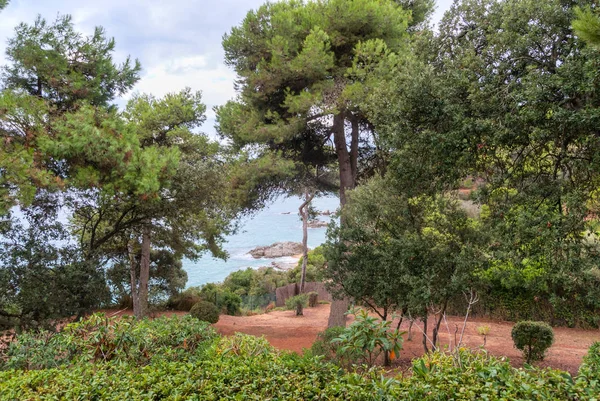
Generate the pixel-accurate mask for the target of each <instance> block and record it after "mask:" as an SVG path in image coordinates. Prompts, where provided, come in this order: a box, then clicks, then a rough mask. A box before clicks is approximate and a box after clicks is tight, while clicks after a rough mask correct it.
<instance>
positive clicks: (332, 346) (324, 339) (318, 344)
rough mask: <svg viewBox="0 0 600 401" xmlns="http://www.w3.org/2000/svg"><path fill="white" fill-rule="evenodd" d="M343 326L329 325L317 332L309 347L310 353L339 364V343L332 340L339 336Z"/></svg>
mask: <svg viewBox="0 0 600 401" xmlns="http://www.w3.org/2000/svg"><path fill="white" fill-rule="evenodd" d="M345 330H346V328H345V327H340V326H335V327H330V328H328V329H327V330H325V331H322V332H320V333H319V334H317V339H316V340H315V342H314V343H313V344H312V346H311V347H310V352H311V355H313V356H320V357H323V358H324V360H326V361H328V362H333V363H336V364H340V363H341V362H342V359H341V353H340V343H339V342H335V341H333V340H334V339H336V338H338V337H339V336H341V335H342V334H343V333H344V331H345Z"/></svg>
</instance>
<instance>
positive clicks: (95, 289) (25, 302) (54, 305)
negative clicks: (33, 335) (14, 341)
mask: <svg viewBox="0 0 600 401" xmlns="http://www.w3.org/2000/svg"><path fill="white" fill-rule="evenodd" d="M37 213H40V214H37ZM28 214H29V215H28V218H27V220H28V221H27V222H26V223H27V225H28V226H27V227H26V226H24V225H23V224H20V223H13V224H8V225H7V226H6V227H1V228H0V294H1V295H0V316H2V317H3V319H0V330H4V329H10V328H18V329H22V328H36V327H38V328H39V327H45V328H49V329H53V328H54V323H53V321H54V320H56V319H59V318H62V317H65V316H80V315H82V314H84V313H86V312H89V311H91V310H92V309H94V308H98V307H101V306H104V305H106V304H108V303H109V301H110V292H109V289H108V287H107V285H106V279H105V276H104V272H103V271H102V269H101V268H100V267H99V266H98V264H96V263H94V261H88V260H85V258H84V257H83V255H82V254H81V252H80V251H79V250H78V249H76V248H75V247H73V246H60V243H57V241H65V240H66V239H67V238H68V237H67V233H66V232H65V230H64V228H63V227H62V225H61V224H60V223H57V222H56V221H55V218H56V216H55V215H54V213H53V212H52V211H51V210H44V209H41V210H37V211H35V210H33V209H30V210H29V211H28ZM44 215H45V216H44ZM42 216H44V217H42Z"/></svg>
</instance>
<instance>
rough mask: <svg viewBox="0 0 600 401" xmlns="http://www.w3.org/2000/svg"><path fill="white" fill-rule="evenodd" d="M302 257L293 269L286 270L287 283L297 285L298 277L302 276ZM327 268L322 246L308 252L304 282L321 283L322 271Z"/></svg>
mask: <svg viewBox="0 0 600 401" xmlns="http://www.w3.org/2000/svg"><path fill="white" fill-rule="evenodd" d="M303 258H304V257H301V258H300V260H299V261H298V264H297V265H296V267H294V268H293V269H290V270H288V281H289V283H290V284H291V283H299V282H300V275H301V274H302V261H303ZM326 266H327V261H326V260H325V255H324V248H323V246H318V247H316V248H315V249H313V250H311V251H309V252H308V263H307V265H306V281H307V282H315V281H316V282H322V281H323V271H324V270H325V267H326Z"/></svg>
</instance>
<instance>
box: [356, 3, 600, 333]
mask: <svg viewBox="0 0 600 401" xmlns="http://www.w3.org/2000/svg"><path fill="white" fill-rule="evenodd" d="M591 3H592V2H589V1H575V2H568V3H565V2H563V1H558V0H557V1H554V0H552V1H546V2H543V4H540V3H539V2H535V1H530V0H527V1H513V0H505V1H492V0H465V1H462V2H456V3H455V4H454V5H453V6H452V8H451V9H450V11H449V12H447V13H446V15H445V17H444V19H443V20H442V22H441V23H440V26H439V34H437V35H434V34H432V33H427V34H424V35H420V37H419V38H417V40H415V42H414V46H413V52H414V56H415V57H410V58H405V59H402V60H400V61H399V62H393V63H387V64H385V65H387V66H388V67H389V68H382V67H378V68H377V69H375V72H376V74H375V75H376V76H377V75H379V76H381V77H385V79H381V78H376V79H372V80H371V81H370V82H369V88H370V90H369V93H367V94H366V95H365V96H363V97H362V98H361V102H362V103H361V104H362V108H363V109H364V110H365V112H366V114H367V115H368V117H369V119H370V120H371V121H372V122H373V124H374V126H375V129H376V130H377V131H378V133H379V137H380V139H381V143H382V144H383V145H384V146H387V147H390V148H392V149H394V152H393V155H391V156H390V163H389V168H388V170H389V171H390V172H392V173H393V175H394V177H395V179H396V180H397V182H398V185H400V186H402V187H404V188H405V190H406V191H412V193H413V194H414V195H415V196H418V195H419V194H436V193H447V192H448V191H452V190H455V189H457V188H458V182H459V181H460V180H462V179H464V177H466V176H472V177H478V178H479V179H480V181H481V182H483V183H484V184H483V186H481V187H480V188H478V190H477V191H476V192H475V193H474V194H473V196H475V197H476V200H477V201H478V202H479V203H481V204H483V205H484V207H483V213H482V217H483V222H484V223H485V225H486V226H487V228H486V232H488V233H490V234H492V235H493V236H494V238H495V240H494V241H492V244H493V246H492V247H491V248H490V255H489V256H490V257H491V258H492V259H496V261H495V262H494V263H493V264H491V265H489V269H486V271H485V272H483V273H482V277H484V278H485V280H489V281H488V284H487V286H486V287H485V292H486V293H487V294H488V296H489V300H490V301H493V300H494V299H497V295H498V293H495V292H494V290H493V288H496V289H502V290H503V291H504V293H505V294H510V295H507V297H508V298H509V299H514V294H521V295H523V294H527V297H528V299H530V300H531V303H532V304H533V303H535V302H534V301H533V300H534V297H536V296H538V297H542V298H543V299H545V300H548V302H550V304H551V306H552V307H553V308H554V309H556V310H559V309H562V310H568V309H569V308H568V305H573V303H574V302H575V300H576V299H578V300H579V301H578V302H576V304H577V305H578V308H579V307H581V308H582V309H587V310H589V311H595V310H597V303H596V302H595V301H593V300H594V298H595V297H594V295H593V293H592V292H591V289H592V286H591V285H590V286H588V289H587V290H585V289H584V288H583V287H584V286H582V285H581V277H586V279H585V281H586V282H596V279H595V278H594V276H596V274H595V268H594V266H595V264H596V263H597V261H596V260H597V256H598V249H597V241H595V235H594V227H593V224H592V222H593V220H592V219H590V217H593V216H595V215H596V214H597V213H596V210H597V205H598V203H597V201H596V199H597V188H598V178H599V177H600V175H599V174H598V173H599V172H600V170H598V169H597V168H596V167H597V166H598V164H597V162H596V159H597V155H598V150H599V148H598V146H599V145H600V142H599V141H598V138H597V135H596V127H597V121H598V116H599V114H598V111H599V109H598V107H596V106H597V104H598V99H597V95H598V93H600V92H598V90H597V82H598V80H597V78H598V68H597V63H598V52H597V51H596V50H594V49H590V48H589V47H588V46H586V44H585V43H584V42H582V41H581V40H579V39H578V38H577V37H576V36H575V34H574V32H573V29H572V25H573V19H574V18H575V17H576V12H575V10H576V8H575V6H580V7H584V8H585V7H586V6H587V5H591ZM381 82H385V84H383V85H382V84H381ZM524 277H527V280H524V279H523V278H524ZM515 284H516V285H515ZM530 284H531V285H530ZM567 294H569V295H567ZM584 294H585V295H584ZM567 299H568V301H567ZM584 299H585V300H586V301H583V300H584ZM584 305H585V306H584ZM594 313H595V312H594ZM567 315H568V313H567ZM561 319H562V318H561ZM567 320H568V321H572V316H570V317H568V319H567ZM559 321H560V320H559ZM569 324H571V323H569Z"/></svg>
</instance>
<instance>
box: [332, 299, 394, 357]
mask: <svg viewBox="0 0 600 401" xmlns="http://www.w3.org/2000/svg"><path fill="white" fill-rule="evenodd" d="M349 313H351V314H353V315H355V316H356V318H355V321H354V323H352V324H351V325H350V326H349V327H348V328H346V329H345V330H344V332H343V333H342V334H341V335H340V336H339V337H337V338H335V339H334V340H333V341H332V342H334V343H339V345H340V348H339V353H340V354H341V356H343V357H344V358H346V361H347V362H348V363H354V362H355V361H357V362H362V363H365V364H367V365H368V366H373V365H374V364H375V362H376V361H377V358H378V357H379V355H381V353H382V352H390V356H391V358H392V359H394V358H395V357H397V356H398V355H399V354H400V350H401V349H402V343H403V342H404V339H403V338H402V334H404V332H399V331H398V330H390V324H391V322H390V321H381V320H378V319H375V318H374V317H372V316H369V313H368V312H367V311H366V310H364V309H355V310H352V311H350V312H349Z"/></svg>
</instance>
